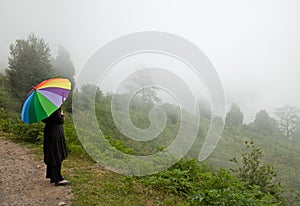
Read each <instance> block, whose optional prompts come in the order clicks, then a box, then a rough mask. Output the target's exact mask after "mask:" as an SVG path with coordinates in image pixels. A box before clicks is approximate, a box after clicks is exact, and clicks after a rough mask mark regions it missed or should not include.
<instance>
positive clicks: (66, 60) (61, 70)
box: [53, 46, 75, 113]
mask: <svg viewBox="0 0 300 206" xmlns="http://www.w3.org/2000/svg"><path fill="white" fill-rule="evenodd" d="M57 54H58V55H57V57H56V59H55V61H54V64H53V65H54V68H55V73H56V76H58V77H62V78H67V79H69V80H70V81H71V83H72V90H73V88H74V85H75V80H74V75H75V67H74V65H73V62H72V60H71V56H70V54H69V52H68V51H67V50H66V49H65V48H64V47H62V46H59V47H58V50H57ZM64 109H65V111H66V112H69V113H71V112H72V93H70V94H69V97H68V99H67V101H66V102H65V103H64Z"/></svg>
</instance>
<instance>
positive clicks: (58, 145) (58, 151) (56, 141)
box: [43, 109, 68, 165]
mask: <svg viewBox="0 0 300 206" xmlns="http://www.w3.org/2000/svg"><path fill="white" fill-rule="evenodd" d="M43 122H44V123H46V125H45V128H44V162H45V163H46V164H47V165H58V164H60V163H61V162H62V161H63V160H64V159H65V158H67V155H68V154H67V146H66V140H65V135H64V128H63V123H64V117H63V115H61V113H60V109H58V110H57V111H55V112H54V113H53V114H51V115H50V117H48V118H46V119H44V120H43Z"/></svg>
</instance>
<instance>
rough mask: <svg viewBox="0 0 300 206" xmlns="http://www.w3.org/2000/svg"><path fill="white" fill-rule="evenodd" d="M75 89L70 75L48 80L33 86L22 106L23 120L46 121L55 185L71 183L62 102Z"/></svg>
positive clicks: (46, 159) (49, 174)
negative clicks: (66, 170) (66, 171)
mask: <svg viewBox="0 0 300 206" xmlns="http://www.w3.org/2000/svg"><path fill="white" fill-rule="evenodd" d="M70 90H71V82H70V81H69V80H68V79H63V78H53V79H49V80H45V81H43V82H41V83H40V84H38V85H36V86H35V87H33V88H32V90H31V91H30V92H29V94H28V95H27V98H26V100H25V102H24V104H23V106H22V115H21V116H22V120H23V121H24V122H26V123H28V124H31V123H35V122H40V121H42V122H44V123H45V128H44V162H45V164H46V178H50V183H54V184H55V186H63V185H68V184H70V181H67V180H65V179H64V177H63V176H62V175H61V163H62V162H63V160H64V159H65V158H67V147H66V140H65V135H64V128H63V123H64V114H63V112H62V110H61V105H62V103H63V102H64V101H65V100H66V98H67V97H68V95H69V93H70Z"/></svg>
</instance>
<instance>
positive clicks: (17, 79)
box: [6, 34, 54, 101]
mask: <svg viewBox="0 0 300 206" xmlns="http://www.w3.org/2000/svg"><path fill="white" fill-rule="evenodd" d="M6 74H7V77H8V81H9V84H10V86H11V88H12V92H13V94H14V95H15V96H16V97H17V98H18V100H19V101H22V100H24V99H25V98H26V95H27V93H28V92H29V90H30V89H31V88H32V86H34V85H36V84H38V83H39V82H41V81H42V80H45V79H48V78H51V77H53V76H54V71H53V69H52V64H51V51H50V48H49V46H48V44H47V43H45V41H44V40H43V39H42V38H38V37H36V36H35V35H34V34H31V35H29V36H28V38H27V39H18V40H16V42H15V43H14V44H11V45H10V56H9V58H8V68H7V69H6Z"/></svg>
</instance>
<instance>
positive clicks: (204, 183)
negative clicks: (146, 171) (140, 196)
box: [141, 159, 280, 205]
mask: <svg viewBox="0 0 300 206" xmlns="http://www.w3.org/2000/svg"><path fill="white" fill-rule="evenodd" d="M141 182H142V183H143V184H144V185H145V186H148V187H149V188H148V193H149V194H150V195H151V191H152V190H162V191H164V192H165V193H166V194H169V195H175V196H179V197H180V198H182V199H183V200H184V201H185V202H186V203H188V204H191V205H278V204H279V203H280V202H279V201H278V200H277V199H276V198H275V197H274V196H273V195H271V194H269V193H265V192H263V191H262V190H260V188H259V187H248V186H247V184H246V183H245V182H243V181H241V180H240V179H238V178H237V177H235V176H234V175H233V174H232V173H231V172H230V171H229V170H226V169H224V168H220V169H217V170H212V169H211V168H210V167H207V166H205V165H201V166H200V165H199V163H198V162H197V161H196V160H195V159H190V160H180V161H179V162H178V163H177V164H175V165H174V166H172V167H171V168H169V169H168V170H167V171H162V172H160V173H158V174H155V175H151V176H148V177H144V178H142V179H141ZM163 198H164V197H162V199H163Z"/></svg>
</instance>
